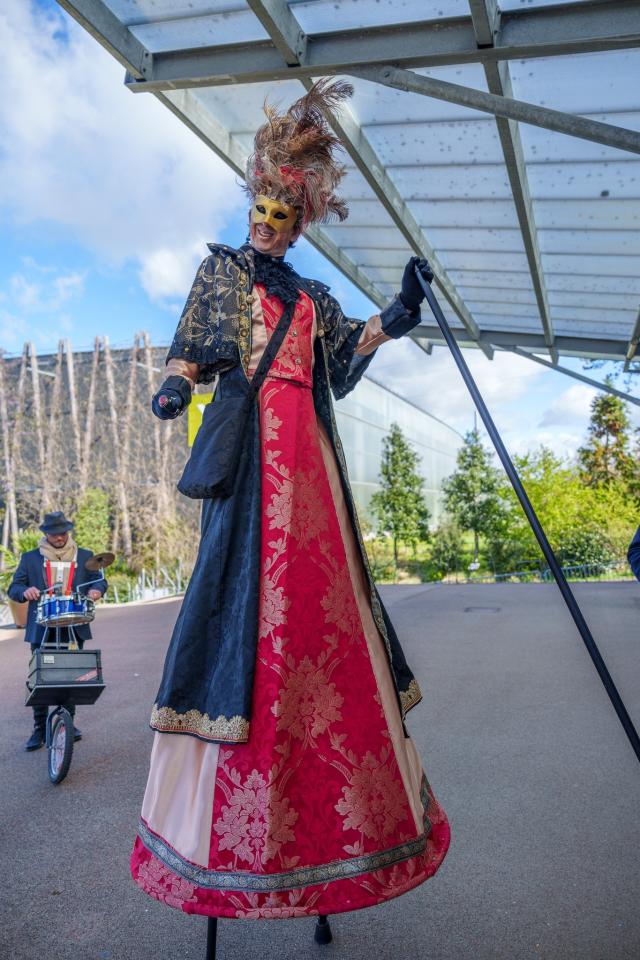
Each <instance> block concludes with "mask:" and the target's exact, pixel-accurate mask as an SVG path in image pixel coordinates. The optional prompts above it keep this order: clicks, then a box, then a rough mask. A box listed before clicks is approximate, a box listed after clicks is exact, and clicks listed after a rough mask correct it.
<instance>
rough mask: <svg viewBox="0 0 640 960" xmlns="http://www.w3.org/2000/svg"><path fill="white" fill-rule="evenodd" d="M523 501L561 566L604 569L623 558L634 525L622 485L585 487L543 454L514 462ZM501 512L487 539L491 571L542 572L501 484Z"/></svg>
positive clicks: (568, 467) (633, 507)
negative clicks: (601, 566)
mask: <svg viewBox="0 0 640 960" xmlns="http://www.w3.org/2000/svg"><path fill="white" fill-rule="evenodd" d="M514 462H515V465H516V468H517V470H518V472H519V474H520V477H521V479H522V482H523V484H524V487H525V489H526V491H527V494H528V496H529V499H530V501H531V503H532V505H533V508H534V510H535V511H536V513H537V515H538V517H539V519H540V522H541V523H542V526H543V527H544V529H545V532H546V534H547V537H548V538H549V541H550V543H551V546H552V547H553V549H554V550H555V551H556V553H557V554H558V557H559V559H560V561H561V563H564V564H583V563H606V562H607V561H609V560H611V559H613V558H614V557H622V556H624V554H625V553H626V549H627V545H628V544H629V542H630V540H631V537H632V535H633V531H634V530H635V528H636V527H637V525H638V521H637V504H636V503H635V501H634V500H633V498H631V497H630V496H629V493H628V487H627V485H626V483H624V482H623V481H621V480H615V481H613V482H611V483H609V484H602V485H599V486H589V485H587V484H585V483H584V479H583V476H582V473H581V471H580V468H579V467H578V466H576V465H573V464H570V463H567V462H564V461H562V460H561V459H560V458H558V457H556V456H555V455H554V454H553V453H552V452H551V451H550V450H549V449H547V448H545V447H540V448H539V449H538V450H536V451H534V452H532V453H528V454H526V455H525V456H522V457H514ZM501 497H502V510H501V512H500V517H499V519H498V522H497V523H496V525H495V527H494V529H493V530H492V532H491V534H490V537H489V552H490V555H491V557H492V560H493V563H494V567H495V569H496V570H497V571H500V572H507V571H511V570H529V569H541V568H543V567H544V566H545V561H544V558H543V556H542V552H541V550H540V548H539V546H538V542H537V540H536V539H535V537H534V535H533V532H532V530H531V527H530V526H529V522H528V520H527V518H526V517H525V515H524V513H523V512H522V508H521V507H520V504H519V502H518V500H517V498H516V495H515V493H514V492H513V489H512V488H511V485H510V484H508V483H507V481H506V480H505V481H502V489H501Z"/></svg>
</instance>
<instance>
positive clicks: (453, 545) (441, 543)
mask: <svg viewBox="0 0 640 960" xmlns="http://www.w3.org/2000/svg"><path fill="white" fill-rule="evenodd" d="M463 551H464V544H463V540H462V531H461V530H460V527H459V526H458V524H457V523H456V521H455V520H452V519H451V518H449V519H446V520H444V521H443V522H442V523H441V524H440V526H439V527H438V529H437V530H436V532H435V533H434V535H433V537H432V540H431V566H432V568H433V570H434V572H435V573H436V574H437V575H438V576H440V577H445V576H446V575H447V574H448V573H451V571H453V570H459V569H460V567H461V559H462V554H463Z"/></svg>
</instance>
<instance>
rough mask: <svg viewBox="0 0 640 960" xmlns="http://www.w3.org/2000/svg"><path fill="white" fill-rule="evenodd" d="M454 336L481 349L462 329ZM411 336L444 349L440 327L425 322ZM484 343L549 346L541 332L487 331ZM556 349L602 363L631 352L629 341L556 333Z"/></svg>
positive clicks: (535, 348)
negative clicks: (628, 351)
mask: <svg viewBox="0 0 640 960" xmlns="http://www.w3.org/2000/svg"><path fill="white" fill-rule="evenodd" d="M452 329H453V334H454V336H455V338H456V340H457V341H458V342H459V343H460V344H461V345H463V346H465V347H477V346H479V344H478V343H477V342H474V341H473V340H472V339H471V338H470V337H469V335H468V333H467V332H466V330H463V329H461V328H460V327H453V328H452ZM411 336H412V337H413V338H414V339H415V338H418V339H422V340H431V342H432V343H434V344H436V345H437V346H440V345H442V344H443V343H444V339H443V336H442V332H441V330H440V327H438V326H435V325H430V324H426V323H421V324H420V326H418V327H416V328H415V329H414V330H413V331H412V333H411ZM480 339H481V342H484V343H487V344H491V345H492V346H493V347H496V348H498V349H506V350H509V349H511V348H512V347H517V346H520V347H522V348H523V349H525V350H531V351H536V352H538V353H545V352H546V350H547V345H546V343H545V342H544V336H543V335H542V334H541V333H523V332H520V331H518V330H491V329H483V330H482V333H481V336H480ZM555 346H556V348H557V350H558V353H561V354H566V355H568V356H574V357H581V356H582V357H585V358H589V359H602V360H624V357H625V351H626V349H627V342H626V340H608V339H606V338H604V337H572V336H562V335H560V334H557V333H556V339H555Z"/></svg>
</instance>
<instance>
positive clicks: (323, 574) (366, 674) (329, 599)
mask: <svg viewBox="0 0 640 960" xmlns="http://www.w3.org/2000/svg"><path fill="white" fill-rule="evenodd" d="M252 296H253V310H252V313H253V353H252V366H253V367H254V368H255V366H256V365H257V362H258V359H259V356H260V354H261V352H262V350H263V349H264V346H265V344H266V341H267V337H268V336H269V335H270V333H271V332H272V331H273V329H274V327H275V326H276V324H277V321H278V319H279V317H280V315H281V312H282V305H281V303H280V301H279V300H278V299H276V298H270V297H267V296H266V295H265V293H264V289H263V288H261V287H260V286H256V287H255V288H254V292H253V295H252ZM314 336H315V329H314V314H313V304H312V301H311V300H310V299H309V298H308V297H307V296H306V294H301V296H300V299H299V301H298V304H297V307H296V310H295V314H294V318H293V321H292V324H291V327H290V329H289V332H288V334H287V337H286V339H285V341H284V343H283V345H282V347H281V348H280V351H279V354H278V356H277V358H276V360H275V362H274V364H273V366H272V368H271V371H270V374H269V376H268V378H267V379H266V381H265V383H264V384H263V386H262V388H261V393H260V398H259V400H260V428H261V471H262V542H261V582H260V612H259V641H258V652H257V663H256V673H255V680H254V687H253V703H252V717H251V732H250V736H249V740H248V742H247V743H238V744H230V743H205V742H203V741H202V740H199V739H196V738H195V737H190V736H185V735H179V734H168V733H158V732H157V733H156V734H155V740H154V747H153V751H152V756H151V769H150V773H149V780H148V784H147V790H146V793H145V798H144V803H143V809H142V818H141V824H140V830H139V835H138V837H137V839H136V843H135V847H134V850H133V854H132V859H131V869H132V874H133V877H134V879H135V881H136V883H137V884H138V885H139V886H140V887H141V888H142V890H144V891H145V892H146V893H148V894H150V895H151V896H152V897H155V898H156V899H157V900H160V901H162V902H164V903H166V904H169V905H170V906H173V907H176V908H178V909H180V910H183V911H184V912H185V913H199V914H205V915H209V916H220V917H240V918H261V917H266V918H288V917H301V916H308V915H312V914H332V913H338V912H341V911H345V910H356V909H359V908H361V907H368V906H372V905H374V904H377V903H381V902H383V901H385V900H389V899H391V898H393V897H397V896H399V895H400V894H402V893H405V892H406V891H407V890H410V889H412V888H413V887H415V886H417V885H418V884H420V883H422V882H423V881H425V880H427V879H428V878H429V877H431V876H432V875H433V874H434V873H435V872H436V870H437V869H438V867H439V866H440V864H441V862H442V860H443V859H444V857H445V854H446V852H447V848H448V845H449V825H448V823H447V819H446V816H445V814H444V811H443V810H442V808H441V807H440V806H439V804H438V802H437V801H436V800H435V798H434V796H433V793H432V791H431V789H430V787H429V784H428V783H427V780H426V778H425V775H424V773H423V771H422V766H421V763H420V760H419V758H418V755H417V752H416V750H415V747H414V745H413V742H412V741H411V740H410V739H409V738H407V737H406V736H405V734H404V731H403V727H402V721H401V717H400V711H399V707H398V702H397V696H396V692H395V687H394V684H393V681H392V677H391V671H390V668H389V665H388V660H387V656H386V653H385V650H384V645H383V640H382V638H381V636H380V634H379V632H378V629H377V627H376V626H375V623H374V620H373V615H372V612H371V607H370V600H369V591H368V586H367V581H366V578H365V573H364V570H363V567H362V560H361V558H360V555H359V552H358V547H357V544H356V540H355V535H354V532H353V528H352V526H351V524H350V520H349V516H348V513H347V507H346V502H345V499H344V495H343V493H342V488H341V485H340V478H339V474H338V468H337V465H336V462H335V457H334V453H333V450H332V447H331V445H330V442H329V439H328V437H327V434H326V432H325V430H324V427H323V426H322V425H321V424H320V423H319V421H318V420H317V418H316V414H315V410H314V405H313V395H312V390H311V386H312V372H313V371H312V365H313V338H314Z"/></svg>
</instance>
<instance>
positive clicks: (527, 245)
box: [469, 0, 558, 363]
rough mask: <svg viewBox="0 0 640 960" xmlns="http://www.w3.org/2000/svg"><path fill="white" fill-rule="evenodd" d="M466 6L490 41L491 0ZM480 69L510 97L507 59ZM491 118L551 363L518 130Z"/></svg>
mask: <svg viewBox="0 0 640 960" xmlns="http://www.w3.org/2000/svg"><path fill="white" fill-rule="evenodd" d="M469 7H470V9H471V17H472V20H473V27H474V30H475V32H476V39H477V41H478V44H486V45H490V44H493V37H494V33H495V31H496V30H497V28H498V24H499V12H498V9H497V6H496V2H495V0H469ZM484 72H485V76H486V78H487V86H488V88H489V92H490V93H493V94H497V95H498V96H499V97H509V98H511V99H512V98H513V89H512V85H511V76H510V73H509V64H508V63H504V62H503V63H498V62H492V63H485V65H484ZM495 120H496V126H497V127H498V136H499V137H500V144H501V146H502V153H503V156H504V162H505V165H506V168H507V175H508V177H509V183H510V185H511V193H512V195H513V202H514V205H515V208H516V213H517V216H518V223H519V224H520V232H521V234H522V242H523V244H524V249H525V252H526V255H527V262H528V264H529V272H530V273H531V282H532V284H533V289H534V292H535V296H536V302H537V304H538V312H539V313H540V322H541V324H542V329H543V331H544V339H545V343H546V344H547V347H548V348H549V356H550V357H551V359H552V360H553V362H554V363H557V360H558V354H557V351H556V350H555V348H554V346H553V339H554V334H553V323H552V320H551V310H550V308H549V298H548V296H547V290H546V286H545V281H544V274H543V272H542V257H541V255H540V245H539V243H538V232H537V230H536V223H535V217H534V213H533V203H532V201H531V192H530V190H529V178H528V176H527V167H526V163H525V159H524V151H523V149H522V141H521V139H520V131H519V129H518V125H517V123H515V122H514V121H513V120H505V119H503V118H502V117H496V118H495Z"/></svg>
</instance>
